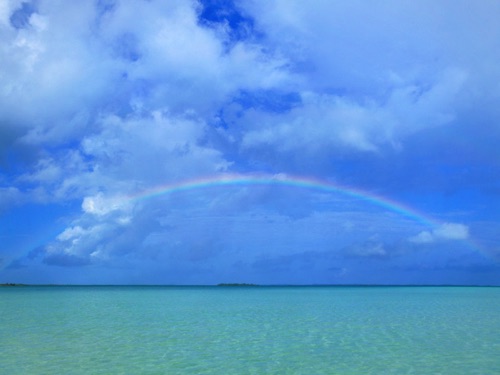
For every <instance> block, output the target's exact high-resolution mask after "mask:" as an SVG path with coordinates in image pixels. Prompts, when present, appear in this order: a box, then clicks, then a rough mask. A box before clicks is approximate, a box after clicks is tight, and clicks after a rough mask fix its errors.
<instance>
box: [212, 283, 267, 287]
mask: <svg viewBox="0 0 500 375" xmlns="http://www.w3.org/2000/svg"><path fill="white" fill-rule="evenodd" d="M217 286H258V285H257V284H247V283H221V284H217Z"/></svg>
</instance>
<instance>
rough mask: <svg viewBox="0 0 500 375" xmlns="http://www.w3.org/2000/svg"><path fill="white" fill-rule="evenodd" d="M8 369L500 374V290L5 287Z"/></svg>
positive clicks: (1, 309)
mask: <svg viewBox="0 0 500 375" xmlns="http://www.w3.org/2000/svg"><path fill="white" fill-rule="evenodd" d="M0 319H1V320H0V374H481V375H485V374H500V288H493V287H490V288H488V287H255V288H252V287H250V288H248V287H247V288H245V287H243V288H239V287H13V288H10V287H4V288H0Z"/></svg>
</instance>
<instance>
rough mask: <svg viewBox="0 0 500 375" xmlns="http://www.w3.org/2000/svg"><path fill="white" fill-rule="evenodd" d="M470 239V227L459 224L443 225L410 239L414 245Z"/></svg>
mask: <svg viewBox="0 0 500 375" xmlns="http://www.w3.org/2000/svg"><path fill="white" fill-rule="evenodd" d="M467 238H469V227H468V226H466V225H464V224H459V223H443V224H441V225H440V226H439V227H437V228H436V229H434V230H432V231H422V232H420V233H419V234H417V235H416V236H413V237H410V239H409V240H410V242H413V243H421V244H425V243H433V242H436V241H442V240H444V241H446V240H466V239H467Z"/></svg>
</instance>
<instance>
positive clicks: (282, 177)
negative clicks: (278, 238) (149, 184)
mask: <svg viewBox="0 0 500 375" xmlns="http://www.w3.org/2000/svg"><path fill="white" fill-rule="evenodd" d="M259 185H260V186H263V185H267V186H273V185H275V186H289V187H296V188H302V189H309V190H313V191H318V192H324V193H328V194H332V193H337V194H341V195H344V196H348V197H352V198H355V199H358V200H361V201H365V202H369V203H371V204H374V205H375V206H379V207H381V208H385V209H387V210H389V211H393V212H396V213H398V214H400V215H402V216H404V217H407V218H409V219H411V220H414V221H417V222H419V223H421V224H423V225H425V226H427V227H436V226H438V225H439V222H438V221H436V220H435V219H433V218H431V217H429V216H427V215H424V214H422V213H420V212H418V211H417V210H415V209H412V208H410V207H407V206H405V205H404V204H401V203H399V202H396V201H393V200H390V199H388V198H384V197H382V196H379V195H376V194H373V193H369V192H366V191H363V190H359V189H355V188H352V187H347V186H343V185H340V184H337V183H332V182H329V181H324V180H319V179H314V178H309V177H301V176H292V175H286V174H276V175H268V174H245V175H243V174H221V175H217V176H210V177H204V178H198V179H192V180H184V181H180V182H175V183H168V184H165V185H160V186H156V187H154V188H152V189H148V190H144V191H141V192H139V193H137V194H134V195H130V196H128V197H127V198H126V199H127V200H131V201H142V200H146V199H151V198H155V197H159V196H162V195H170V194H173V193H177V192H184V191H191V190H198V189H206V188H211V187H218V186H220V187H223V186H259Z"/></svg>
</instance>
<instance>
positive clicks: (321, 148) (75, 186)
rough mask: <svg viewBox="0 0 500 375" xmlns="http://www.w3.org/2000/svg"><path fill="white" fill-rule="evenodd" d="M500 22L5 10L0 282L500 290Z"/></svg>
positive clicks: (144, 9) (485, 12)
mask: <svg viewBox="0 0 500 375" xmlns="http://www.w3.org/2000/svg"><path fill="white" fill-rule="evenodd" d="M498 14H500V3H499V2H496V1H481V2H470V1H456V0H453V1H444V0H443V1H438V2H436V1H425V0H424V1H418V2H415V1H378V2H364V1H316V2H314V4H313V3H311V2H305V1H294V0H286V1H285V0H281V1H280V0H276V1H267V0H266V1H260V0H250V1H241V2H240V1H230V0H225V1H223V0H210V1H200V2H197V1H187V0H182V1H175V0H172V1H167V2H166V1H133V2H130V1H118V0H117V1H113V0H95V1H78V2H75V1H72V2H67V1H55V0H50V1H44V0H35V1H28V2H23V1H17V0H7V1H3V2H1V3H0V40H1V43H0V61H2V63H1V66H0V282H22V283H58V284H64V283H77V284H96V283H97V284H108V283H111V284H135V283H138V284H214V283H219V282H251V283H259V284H353V283H361V284H488V285H491V284H496V285H498V284H500V149H499V147H498V145H499V144H500V106H498V103H499V100H500V85H499V82H500V67H499V65H498V61H500V44H499V42H498V41H499V40H500V27H499V26H498V20H497V15H498ZM228 176H233V177H228ZM230 178H232V179H233V183H227V181H226V180H227V179H230ZM207 179H208V180H210V181H212V183H211V184H208V185H207V184H205V185H203V184H200V183H199V181H201V180H207ZM238 179H239V180H238ZM252 179H253V181H254V183H251V182H247V183H245V181H248V180H252ZM236 180H238V181H239V182H238V181H236ZM256 180H259V182H258V183H255V182H256ZM303 180H309V181H315V183H314V184H310V185H307V184H302V185H300V184H298V183H295V182H296V181H303ZM217 181H219V182H217ZM221 181H222V182H221ZM224 181H226V182H224ZM235 181H236V182H235ZM266 181H267V182H266ZM273 181H277V182H280V183H273ZM286 181H288V183H283V182H286ZM294 181H295V182H294ZM182 184H185V188H183V189H177V190H173V191H172V190H169V189H167V188H166V187H168V186H179V185H182ZM313 185H315V186H313ZM151 192H156V194H152V193H151ZM160 192H162V193H160ZM353 192H355V194H354V193H353Z"/></svg>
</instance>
